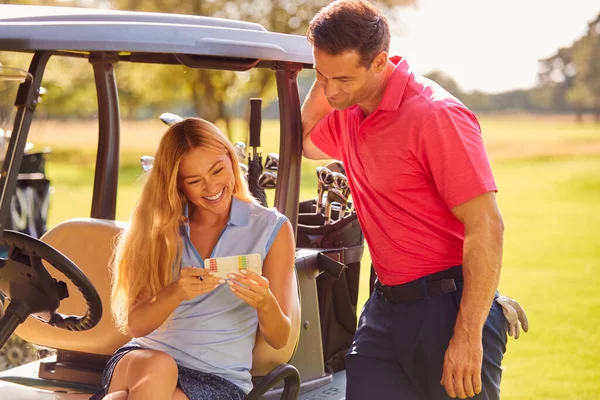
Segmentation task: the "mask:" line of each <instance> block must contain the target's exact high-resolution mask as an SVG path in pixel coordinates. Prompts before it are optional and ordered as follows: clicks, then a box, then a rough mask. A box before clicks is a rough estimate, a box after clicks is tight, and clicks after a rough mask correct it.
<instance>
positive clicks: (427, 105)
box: [400, 75, 469, 118]
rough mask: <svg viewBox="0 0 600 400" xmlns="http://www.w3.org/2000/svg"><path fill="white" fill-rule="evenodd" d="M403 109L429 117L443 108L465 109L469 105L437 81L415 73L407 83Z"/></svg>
mask: <svg viewBox="0 0 600 400" xmlns="http://www.w3.org/2000/svg"><path fill="white" fill-rule="evenodd" d="M400 108H401V110H402V111H403V112H408V113H410V114H412V115H415V114H419V115H421V116H422V117H425V118H427V117H429V116H431V115H433V114H435V113H436V112H438V111H441V110H449V109H464V110H465V111H469V110H468V109H467V107H466V106H465V105H464V104H463V103H462V102H461V101H460V100H459V99H457V98H456V97H455V96H453V95H452V94H451V93H449V92H448V91H447V90H445V89H444V88H443V87H442V86H440V85H439V84H437V83H436V82H434V81H432V80H431V79H428V78H426V77H424V76H420V75H413V77H412V78H411V79H410V81H409V82H408V85H407V90H406V94H405V98H404V101H403V102H402V104H401V107H400Z"/></svg>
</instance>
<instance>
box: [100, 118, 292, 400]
mask: <svg viewBox="0 0 600 400" xmlns="http://www.w3.org/2000/svg"><path fill="white" fill-rule="evenodd" d="M236 160H237V159H236V155H235V153H234V149H233V147H232V146H231V144H230V143H229V141H228V140H227V138H226V137H225V136H224V135H223V134H222V133H221V132H220V131H219V130H218V128H217V127H215V126H214V125H213V124H211V123H209V122H207V121H204V120H201V119H196V118H188V119H185V120H183V121H181V122H178V123H176V124H174V125H172V126H171V127H170V128H169V129H168V130H167V132H166V134H165V135H164V136H163V138H162V140H161V142H160V145H159V148H158V151H157V153H156V157H155V161H154V166H153V168H152V170H151V171H150V172H149V176H148V178H147V181H146V183H145V185H144V188H143V191H142V196H141V199H140V201H139V203H138V205H137V207H136V209H135V211H134V213H133V216H132V220H131V224H130V226H129V228H128V229H127V230H126V231H125V232H124V234H123V236H122V237H121V239H120V241H119V243H118V247H117V250H116V255H115V262H114V270H113V286H112V310H113V314H114V317H115V320H116V322H117V325H118V326H119V328H121V329H122V330H123V331H128V332H129V333H130V334H131V335H132V336H134V338H135V339H133V340H132V341H131V342H129V343H128V344H127V345H125V346H123V347H122V348H120V349H119V350H117V351H116V352H115V354H114V355H113V357H112V358H111V360H110V361H109V362H108V364H107V366H106V369H105V371H104V374H103V379H102V384H103V387H104V391H103V393H101V394H100V396H103V395H105V394H106V396H105V397H104V399H110V400H116V399H119V400H121V399H129V400H135V399H177V400H179V399H190V400H194V399H242V398H244V397H245V395H246V393H247V392H248V391H250V390H251V389H252V383H251V376H250V368H251V365H252V349H253V346H254V341H255V336H256V331H257V327H258V330H259V331H260V334H261V335H262V337H263V338H264V339H265V341H266V342H267V343H268V344H269V345H271V346H272V347H274V348H276V349H279V348H282V347H284V346H285V345H286V344H287V342H288V339H289V337H290V325H291V324H290V315H291V310H292V309H293V307H294V306H295V303H294V302H295V301H297V300H296V296H294V293H293V288H292V286H293V279H294V276H293V273H294V272H293V265H294V250H295V249H294V247H295V246H294V236H293V232H292V228H291V224H290V223H289V221H288V220H287V218H286V217H285V216H283V215H282V214H280V213H278V212H277V211H275V210H272V209H266V208H264V207H261V206H259V205H258V204H256V202H255V201H254V199H253V198H252V196H251V195H250V192H249V190H248V186H247V184H246V182H245V180H243V178H242V176H241V172H240V169H239V166H238V163H237V161H236ZM254 253H258V254H260V255H261V260H263V265H262V276H261V275H259V274H256V273H253V272H251V271H247V272H246V271H243V272H245V273H235V274H231V275H229V279H228V280H224V279H220V278H217V277H215V276H213V275H212V274H211V273H210V272H208V271H207V270H205V269H204V262H203V260H205V259H207V258H212V257H225V256H234V255H243V254H254ZM100 396H99V397H98V398H101V397H100Z"/></svg>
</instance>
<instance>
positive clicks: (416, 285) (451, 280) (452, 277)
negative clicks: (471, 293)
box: [375, 265, 463, 303]
mask: <svg viewBox="0 0 600 400" xmlns="http://www.w3.org/2000/svg"><path fill="white" fill-rule="evenodd" d="M423 280H424V281H425V285H423ZM462 280H463V274H462V266H461V265H458V266H456V267H451V268H448V269H445V270H443V271H440V272H436V273H435V274H431V275H428V276H425V277H423V278H420V279H417V280H414V281H411V282H408V283H403V284H401V285H395V286H387V285H384V284H382V283H381V282H379V280H377V282H375V290H377V293H379V294H380V295H381V296H383V298H384V299H385V300H386V301H389V302H391V303H406V302H409V301H417V300H422V299H424V298H425V297H427V296H426V294H427V295H428V296H429V297H433V296H439V295H442V294H445V293H452V292H455V291H456V282H462ZM425 287H426V288H427V293H424V291H425Z"/></svg>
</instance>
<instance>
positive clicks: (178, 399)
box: [171, 388, 190, 400]
mask: <svg viewBox="0 0 600 400" xmlns="http://www.w3.org/2000/svg"><path fill="white" fill-rule="evenodd" d="M171 400H190V399H188V397H187V396H186V395H185V393H183V390H181V389H180V388H177V389H175V393H173V397H171Z"/></svg>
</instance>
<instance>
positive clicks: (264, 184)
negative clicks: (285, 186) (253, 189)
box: [258, 171, 277, 189]
mask: <svg viewBox="0 0 600 400" xmlns="http://www.w3.org/2000/svg"><path fill="white" fill-rule="evenodd" d="M276 186H277V175H276V174H275V173H274V172H272V171H265V172H263V173H262V174H260V176H259V177H258V187H261V188H263V189H275V187H276Z"/></svg>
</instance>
